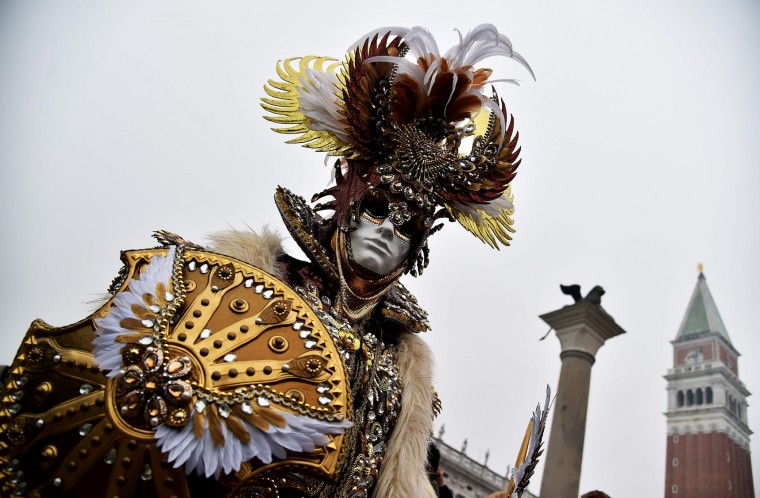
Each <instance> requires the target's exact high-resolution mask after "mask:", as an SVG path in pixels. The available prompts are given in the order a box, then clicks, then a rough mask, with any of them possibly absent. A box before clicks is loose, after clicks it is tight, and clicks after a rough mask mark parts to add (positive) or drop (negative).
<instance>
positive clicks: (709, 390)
mask: <svg viewBox="0 0 760 498" xmlns="http://www.w3.org/2000/svg"><path fill="white" fill-rule="evenodd" d="M712 402H713V394H712V387H706V388H705V403H707V404H708V405H711V404H712Z"/></svg>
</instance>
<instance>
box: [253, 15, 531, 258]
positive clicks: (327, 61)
mask: <svg viewBox="0 0 760 498" xmlns="http://www.w3.org/2000/svg"><path fill="white" fill-rule="evenodd" d="M493 56H500V57H507V58H510V59H512V60H515V61H517V62H518V63H519V64H521V65H522V66H524V67H525V68H526V69H527V70H528V71H529V73H530V74H531V76H533V72H532V70H531V69H530V66H528V64H527V62H526V61H525V59H524V58H523V57H522V56H521V55H520V54H518V53H517V52H515V51H514V50H513V49H512V44H511V42H510V40H509V39H508V38H507V37H506V36H504V35H503V34H501V33H499V32H498V30H497V29H496V28H495V27H494V26H492V25H490V24H482V25H480V26H478V27H476V28H475V29H473V30H472V31H470V32H469V33H467V35H465V36H462V35H461V33H460V35H459V43H458V44H456V45H455V46H454V47H452V48H451V49H449V50H448V51H446V52H445V53H444V54H441V53H440V51H439V49H438V45H437V43H436V41H435V39H434V38H433V36H432V35H431V34H430V33H429V32H428V31H427V30H426V29H424V28H421V27H414V28H402V27H385V28H380V29H377V30H374V31H371V32H370V33H368V34H367V35H365V36H363V37H362V38H361V39H360V40H359V41H358V42H357V43H355V44H354V45H353V46H352V47H351V48H350V50H349V52H348V54H347V56H346V59H345V61H343V62H340V61H337V60H335V59H331V58H328V57H316V56H307V57H301V58H292V59H287V60H285V61H284V62H281V63H278V65H277V74H278V75H279V77H280V81H275V80H270V81H269V84H268V85H267V86H266V87H265V90H266V93H267V95H268V97H266V98H263V99H262V101H263V103H262V106H263V107H264V109H266V110H267V111H269V112H270V113H271V114H272V116H268V117H267V119H268V120H270V121H272V122H274V123H277V124H280V125H285V127H284V128H275V131H278V132H280V133H287V134H294V135H297V136H296V137H295V138H293V139H292V140H290V141H288V143H299V144H303V145H304V146H305V147H309V148H313V149H316V150H317V151H320V152H326V153H327V154H328V155H332V156H340V157H342V158H344V159H345V161H342V162H339V163H338V164H336V185H335V186H334V187H332V188H330V189H328V190H325V191H323V192H321V193H320V194H318V195H317V196H315V199H314V201H316V200H317V199H319V198H322V197H325V196H328V195H329V196H332V197H333V199H334V200H332V201H330V202H327V203H325V204H320V205H317V206H316V207H315V209H317V210H319V209H333V210H335V215H334V219H335V220H336V222H337V224H338V225H340V226H345V224H346V223H347V220H348V219H349V214H350V213H351V212H352V210H355V209H358V205H359V203H360V202H361V200H362V198H363V197H364V195H365V194H366V193H367V192H368V191H373V190H376V189H381V190H383V191H384V192H386V193H387V194H388V198H389V199H390V198H391V197H392V198H393V199H394V200H396V201H402V202H403V203H404V204H405V205H406V204H408V205H409V206H410V209H411V210H412V211H415V212H416V213H419V214H421V215H422V218H423V219H424V228H425V230H426V232H427V231H430V232H431V233H432V231H435V229H433V230H432V231H431V230H430V228H431V225H432V222H433V221H434V220H435V219H439V218H448V219H450V220H452V221H453V220H457V221H458V222H459V223H460V224H461V225H462V226H464V227H465V228H466V229H467V230H469V231H470V232H472V233H473V234H475V235H476V236H477V237H478V238H480V239H481V240H482V241H483V242H485V243H487V244H489V245H490V246H492V247H496V248H498V246H499V244H500V243H501V244H504V245H509V240H511V236H510V232H513V231H514V229H513V228H512V224H513V221H512V218H511V215H512V214H513V212H514V207H513V205H512V195H511V190H510V182H511V181H512V179H513V178H514V176H515V170H516V169H517V166H518V165H519V163H520V160H519V159H518V156H519V152H520V149H519V147H518V146H517V137H518V134H517V133H516V132H515V130H514V120H513V118H512V117H511V115H510V114H509V113H508V112H507V110H506V106H505V105H504V102H503V100H501V99H500V98H499V97H498V95H497V94H496V92H495V90H494V91H493V92H492V94H491V95H490V96H489V95H486V87H487V85H488V83H489V82H492V81H493V80H490V77H491V73H492V71H491V69H488V68H476V67H475V66H476V65H477V64H478V63H480V62H481V61H482V60H484V59H486V58H488V57H493ZM499 81H508V82H512V83H515V81H514V80H499ZM402 218H404V217H402ZM402 218H399V219H398V220H397V221H399V222H402ZM406 219H408V218H406ZM394 223H396V222H395V221H394ZM426 235H427V234H426ZM425 237H426V236H425ZM421 245H424V240H423V241H422V244H421Z"/></svg>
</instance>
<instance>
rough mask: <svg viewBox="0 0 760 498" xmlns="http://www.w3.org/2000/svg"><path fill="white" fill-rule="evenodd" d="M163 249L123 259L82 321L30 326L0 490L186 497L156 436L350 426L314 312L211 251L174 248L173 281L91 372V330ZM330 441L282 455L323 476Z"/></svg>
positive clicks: (1, 449)
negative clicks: (109, 360)
mask: <svg viewBox="0 0 760 498" xmlns="http://www.w3.org/2000/svg"><path fill="white" fill-rule="evenodd" d="M167 253H168V251H167V249H166V248H163V249H153V250H144V251H129V252H125V253H123V256H122V258H123V260H124V263H125V268H126V272H125V277H124V278H123V279H122V280H121V284H120V287H119V288H118V289H117V292H115V294H114V295H113V296H112V297H111V298H110V299H109V301H108V302H106V303H105V304H104V305H103V306H102V307H101V308H100V309H99V310H98V311H96V312H95V313H93V314H92V315H90V316H88V317H87V318H85V319H83V320H81V321H79V322H77V323H75V324H73V325H69V326H66V327H52V326H50V325H48V324H46V323H45V322H43V321H41V320H36V321H35V322H34V323H32V325H31V327H30V328H29V331H28V332H27V334H26V337H25V339H24V341H23V343H22V345H21V347H20V349H19V351H18V353H17V355H16V358H15V359H14V361H13V364H12V366H11V369H10V373H9V375H8V378H7V380H6V383H5V385H4V388H3V396H2V403H1V404H0V432H2V435H0V495H2V496H61V497H67V496H68V497H74V496H85V495H92V496H95V495H97V496H141V497H144V498H151V497H163V496H177V497H188V496H191V488H190V486H189V485H188V477H187V476H186V475H185V470H184V468H182V467H179V468H175V467H174V465H173V463H172V462H171V461H169V459H168V458H167V453H162V451H161V448H159V447H158V446H157V444H156V443H157V440H156V429H157V427H165V428H167V429H168V430H169V431H180V430H183V428H185V427H187V428H188V429H187V430H190V429H192V430H193V431H196V434H197V433H199V432H200V433H202V432H203V430H209V431H210V432H211V435H212V438H214V439H216V437H217V435H218V433H219V431H224V432H226V433H227V434H228V436H227V437H236V438H240V439H242V440H249V439H250V437H251V434H250V432H251V430H252V428H253V427H256V428H262V429H267V428H268V427H269V424H274V425H276V426H277V427H280V426H281V425H282V424H283V423H285V422H283V421H284V417H291V416H298V417H304V418H300V419H299V420H305V419H306V418H308V419H314V420H320V421H325V422H332V421H335V422H340V421H342V420H344V419H345V418H346V417H347V414H348V413H349V409H350V399H349V394H348V393H349V392H350V391H349V386H348V385H347V381H346V375H345V372H344V366H343V362H342V360H341V352H340V350H339V349H338V348H336V345H335V344H334V342H333V339H332V338H331V336H330V334H329V333H328V331H327V330H326V329H325V327H324V326H323V324H322V322H321V321H320V319H319V318H318V317H317V314H315V312H314V310H313V309H312V307H311V306H310V305H309V304H308V303H307V302H306V301H305V300H304V299H303V298H302V297H300V296H299V295H298V293H297V292H295V291H294V290H292V289H291V288H289V287H288V286H287V285H285V284H284V283H282V282H281V281H279V280H277V279H276V278H274V277H272V276H271V275H269V274H267V273H265V272H263V271H262V270H260V269H258V268H255V267H253V266H250V265H247V264H244V263H242V262H240V261H237V260H234V259H232V258H227V257H223V256H220V255H217V254H213V253H207V252H201V251H190V250H188V251H184V252H183V251H182V250H180V251H178V253H179V255H178V256H177V257H176V261H175V263H174V269H173V278H172V282H167V285H166V288H165V289H164V288H160V286H156V287H157V288H158V290H160V291H162V292H156V293H153V295H148V294H145V295H144V296H143V303H141V304H137V305H134V304H133V305H132V306H131V311H132V312H133V313H134V315H135V317H136V318H135V317H125V318H122V319H121V320H120V322H119V323H120V325H121V326H122V327H123V328H124V329H125V330H127V331H128V333H127V334H122V335H121V336H120V337H119V339H117V340H118V341H119V342H120V343H123V345H119V346H118V347H119V352H120V355H121V361H122V366H121V369H120V370H118V371H110V372H109V371H108V370H104V369H103V368H101V367H100V366H99V365H98V363H97V362H96V361H95V358H96V354H94V350H96V347H94V346H93V340H95V339H96V337H97V336H98V333H99V332H98V324H99V323H100V324H102V323H104V322H103V320H104V318H105V317H107V316H108V314H109V313H115V312H117V311H115V310H116V308H117V307H118V306H117V304H115V303H114V302H115V301H117V299H118V296H119V295H120V294H121V293H124V292H127V291H128V290H129V286H130V285H133V286H134V287H135V288H137V286H138V285H139V282H140V277H141V276H143V275H144V274H145V272H146V268H147V267H148V266H149V264H150V262H151V260H153V259H155V258H156V257H157V256H159V257H165V256H166V255H167ZM117 303H118V301H117ZM119 316H121V315H119ZM288 414H289V415H288ZM191 421H192V423H193V424H194V425H193V426H190V425H189V424H190V423H191ZM244 422H245V423H244ZM202 424H206V425H205V427H204V426H202ZM222 426H224V429H222ZM327 437H328V439H329V442H328V444H327V445H325V446H322V447H318V448H316V450H315V451H313V452H311V453H308V452H306V453H293V454H290V453H289V454H288V459H287V464H288V466H289V468H291V469H292V468H298V469H300V472H302V473H303V474H304V475H307V476H308V475H311V476H313V477H314V478H316V479H318V480H327V481H329V480H331V479H332V478H334V476H335V474H336V473H337V472H338V470H339V469H340V466H341V464H342V458H343V451H342V448H343V439H344V436H343V435H342V434H335V435H327ZM220 442H224V438H222V441H220ZM278 465H280V462H279V460H278V459H276V458H275V459H274V460H273V461H272V462H271V463H269V464H263V463H262V462H261V461H259V460H257V459H252V460H249V461H248V462H246V463H245V464H244V465H242V466H241V469H240V470H239V471H238V472H237V473H236V474H232V475H228V476H225V477H222V479H223V480H225V482H226V484H227V486H234V483H235V482H237V481H240V480H247V479H250V478H251V477H252V476H255V475H258V474H261V473H265V472H267V471H268V470H270V469H271V468H274V467H277V466H278ZM224 489H225V488H222V487H219V488H218V491H219V494H218V496H224V494H226V491H224ZM229 489H230V488H229V487H228V488H227V490H229ZM93 493H94V494H93ZM215 496H216V495H215Z"/></svg>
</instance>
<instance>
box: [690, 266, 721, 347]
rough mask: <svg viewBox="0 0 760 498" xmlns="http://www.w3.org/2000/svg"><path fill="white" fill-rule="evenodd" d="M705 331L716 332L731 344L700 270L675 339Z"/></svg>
mask: <svg viewBox="0 0 760 498" xmlns="http://www.w3.org/2000/svg"><path fill="white" fill-rule="evenodd" d="M706 332H715V333H718V334H720V335H721V336H722V337H723V338H724V339H725V340H726V341H727V342H728V344H731V338H730V337H729V336H728V331H727V330H726V326H725V325H724V324H723V319H722V318H721V317H720V313H718V307H717V306H716V305H715V301H714V300H713V297H712V294H710V288H709V287H707V279H706V278H705V275H704V273H702V272H701V271H700V272H699V277H697V285H696V287H695V288H694V292H693V293H692V295H691V300H690V301H689V306H688V308H687V309H686V315H684V317H683V321H682V322H681V326H680V327H679V328H678V335H676V341H679V340H685V339H690V338H691V337H692V336H696V335H699V334H703V333H706ZM731 346H733V344H731Z"/></svg>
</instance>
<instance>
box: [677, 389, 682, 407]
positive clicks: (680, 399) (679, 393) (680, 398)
mask: <svg viewBox="0 0 760 498" xmlns="http://www.w3.org/2000/svg"><path fill="white" fill-rule="evenodd" d="M677 397H678V406H679V407H680V406H683V391H678V395H677Z"/></svg>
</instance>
